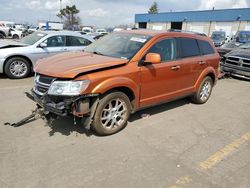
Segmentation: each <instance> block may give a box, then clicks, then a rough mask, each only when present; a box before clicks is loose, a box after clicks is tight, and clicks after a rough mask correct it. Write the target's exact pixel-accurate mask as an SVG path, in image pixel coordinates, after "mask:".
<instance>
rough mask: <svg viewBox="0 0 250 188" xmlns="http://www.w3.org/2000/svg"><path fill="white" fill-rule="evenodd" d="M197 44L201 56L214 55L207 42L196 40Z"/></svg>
mask: <svg viewBox="0 0 250 188" xmlns="http://www.w3.org/2000/svg"><path fill="white" fill-rule="evenodd" d="M198 44H199V47H200V49H201V53H202V54H203V55H208V54H214V49H213V47H212V46H211V44H210V43H209V42H207V41H203V40H198Z"/></svg>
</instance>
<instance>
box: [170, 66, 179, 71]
mask: <svg viewBox="0 0 250 188" xmlns="http://www.w3.org/2000/svg"><path fill="white" fill-rule="evenodd" d="M180 68H181V66H180V65H176V66H173V67H171V69H172V70H179V69H180Z"/></svg>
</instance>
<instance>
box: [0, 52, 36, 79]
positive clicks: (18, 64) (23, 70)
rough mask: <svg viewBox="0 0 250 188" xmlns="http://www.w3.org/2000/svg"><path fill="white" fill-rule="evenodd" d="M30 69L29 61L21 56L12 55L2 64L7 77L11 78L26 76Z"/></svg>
mask: <svg viewBox="0 0 250 188" xmlns="http://www.w3.org/2000/svg"><path fill="white" fill-rule="evenodd" d="M30 70H31V67H30V64H29V62H28V61H27V60H26V59H24V58H21V57H13V58H11V59H9V60H8V61H7V62H6V64H5V66H4V71H5V74H6V75H7V76H8V77H9V78H13V79H20V78H25V77H27V76H28V75H29V73H30Z"/></svg>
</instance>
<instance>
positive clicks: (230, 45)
mask: <svg viewBox="0 0 250 188" xmlns="http://www.w3.org/2000/svg"><path fill="white" fill-rule="evenodd" d="M240 45H242V44H241V43H239V42H236V41H231V42H229V43H226V44H223V45H222V46H221V47H219V48H217V51H218V53H219V54H220V56H221V57H224V55H226V54H227V53H229V52H231V51H232V50H233V49H235V48H238V47H239V46H240Z"/></svg>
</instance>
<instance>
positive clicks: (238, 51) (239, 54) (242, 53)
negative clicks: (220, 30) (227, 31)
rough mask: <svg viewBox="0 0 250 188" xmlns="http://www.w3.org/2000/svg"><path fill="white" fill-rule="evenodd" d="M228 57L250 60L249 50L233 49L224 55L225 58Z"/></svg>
mask: <svg viewBox="0 0 250 188" xmlns="http://www.w3.org/2000/svg"><path fill="white" fill-rule="evenodd" d="M228 56H237V57H243V58H248V59H250V49H240V48H238V49H235V50H233V51H231V52H229V53H228V54H226V57H228Z"/></svg>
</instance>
